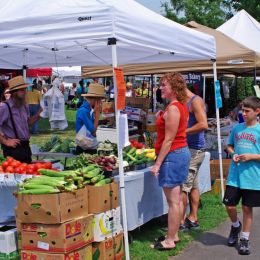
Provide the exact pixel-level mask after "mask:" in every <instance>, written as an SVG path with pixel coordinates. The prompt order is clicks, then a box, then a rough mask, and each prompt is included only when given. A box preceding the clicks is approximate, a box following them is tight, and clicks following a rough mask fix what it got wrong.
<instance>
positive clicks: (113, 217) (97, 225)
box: [93, 207, 122, 242]
mask: <svg viewBox="0 0 260 260" xmlns="http://www.w3.org/2000/svg"><path fill="white" fill-rule="evenodd" d="M120 214H121V213H120V207H117V208H116V209H112V210H109V211H106V212H104V213H99V214H96V215H95V216H94V221H93V232H94V241H95V242H100V241H103V240H105V239H107V238H110V237H112V236H115V235H117V234H119V233H120V232H121V231H122V226H121V218H120Z"/></svg>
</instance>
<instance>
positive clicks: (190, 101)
mask: <svg viewBox="0 0 260 260" xmlns="http://www.w3.org/2000/svg"><path fill="white" fill-rule="evenodd" d="M196 97H197V95H194V96H192V98H191V99H190V100H189V101H188V103H187V106H188V109H189V110H190V106H191V103H192V101H193V99H194V98H196Z"/></svg>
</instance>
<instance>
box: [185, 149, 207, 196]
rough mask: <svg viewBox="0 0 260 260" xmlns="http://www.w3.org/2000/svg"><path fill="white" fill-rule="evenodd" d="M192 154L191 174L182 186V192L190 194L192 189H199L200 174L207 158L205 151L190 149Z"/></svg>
mask: <svg viewBox="0 0 260 260" xmlns="http://www.w3.org/2000/svg"><path fill="white" fill-rule="evenodd" d="M190 152H191V160H190V167H189V174H188V177H187V181H186V182H185V183H184V184H183V185H182V191H184V192H188V193H189V192H190V191H191V189H198V188H199V182H198V172H199V168H200V166H201V164H202V162H203V160H204V157H205V151H204V150H195V149H190Z"/></svg>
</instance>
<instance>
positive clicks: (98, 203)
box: [88, 182, 119, 214]
mask: <svg viewBox="0 0 260 260" xmlns="http://www.w3.org/2000/svg"><path fill="white" fill-rule="evenodd" d="M118 200H119V197H118V183H117V182H112V183H109V184H105V185H103V186H100V187H96V186H90V185H89V186H88V212H89V213H93V214H96V213H101V212H105V211H107V210H110V209H115V208H116V207H118V205H119V201H118Z"/></svg>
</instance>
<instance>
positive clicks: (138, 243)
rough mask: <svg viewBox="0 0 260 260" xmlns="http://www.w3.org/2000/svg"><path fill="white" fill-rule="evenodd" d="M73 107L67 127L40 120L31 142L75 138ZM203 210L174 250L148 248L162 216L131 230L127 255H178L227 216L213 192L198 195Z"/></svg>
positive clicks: (162, 225)
mask: <svg viewBox="0 0 260 260" xmlns="http://www.w3.org/2000/svg"><path fill="white" fill-rule="evenodd" d="M75 117H76V111H75V110H66V118H67V120H68V124H69V126H68V128H67V129H65V130H64V131H60V130H50V124H49V121H48V119H41V120H40V122H39V124H40V127H39V129H40V131H41V133H40V134H39V135H33V136H31V139H30V140H31V144H37V145H39V146H40V145H41V144H43V143H44V142H45V141H46V140H47V139H49V138H50V137H51V135H52V134H58V135H60V137H61V138H66V137H71V138H73V137H75V128H74V125H75ZM201 200H202V205H203V206H202V209H200V210H199V221H200V226H201V229H200V230H198V231H192V232H185V233H181V234H180V239H181V242H180V243H178V244H177V248H176V249H175V250H170V251H163V252H159V251H157V250H153V249H151V248H150V244H152V242H153V240H154V238H155V237H158V236H160V235H163V234H165V230H166V226H167V224H166V221H162V218H158V219H154V220H152V221H150V222H148V223H147V224H145V225H143V226H142V227H141V228H140V230H139V229H137V230H136V231H133V232H131V235H132V236H133V239H134V240H133V243H131V244H130V256H131V259H134V260H146V259H147V260H150V259H152V260H157V259H158V260H164V259H165V260H166V259H168V257H169V256H173V255H178V254H179V253H180V252H181V251H182V250H184V249H185V248H186V247H187V246H188V245H189V243H190V242H191V241H192V240H194V239H196V237H197V236H198V235H199V234H201V233H202V232H204V231H208V230H210V229H212V228H214V227H216V226H218V225H219V224H220V223H221V222H223V221H224V220H226V219H227V214H226V210H225V208H224V207H223V204H222V203H221V199H220V196H219V195H213V194H211V193H206V194H203V195H202V196H201Z"/></svg>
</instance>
